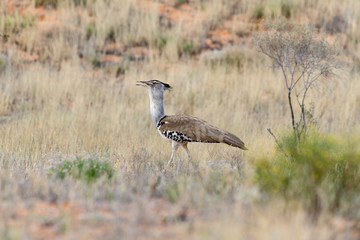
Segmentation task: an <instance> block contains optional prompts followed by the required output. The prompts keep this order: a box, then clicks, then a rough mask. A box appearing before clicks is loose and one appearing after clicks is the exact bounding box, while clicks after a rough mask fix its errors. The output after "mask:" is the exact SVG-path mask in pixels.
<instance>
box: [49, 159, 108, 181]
mask: <svg viewBox="0 0 360 240" xmlns="http://www.w3.org/2000/svg"><path fill="white" fill-rule="evenodd" d="M51 164H52V165H51V166H50V167H49V169H48V170H49V171H48V174H49V175H50V176H55V177H56V178H59V179H65V178H67V177H71V178H74V179H80V180H83V181H85V182H86V183H93V182H95V181H96V180H97V179H99V178H101V177H103V176H105V177H106V178H107V179H108V180H111V178H112V177H113V176H114V173H115V169H114V167H113V166H112V165H111V164H110V163H109V162H108V161H106V160H104V159H99V158H97V157H93V156H89V157H82V156H76V157H75V159H69V160H67V159H66V160H62V159H60V160H58V161H52V162H51Z"/></svg>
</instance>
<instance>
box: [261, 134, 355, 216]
mask: <svg viewBox="0 0 360 240" xmlns="http://www.w3.org/2000/svg"><path fill="white" fill-rule="evenodd" d="M255 166H256V181H257V183H258V184H259V186H260V189H261V190H262V191H263V192H264V193H266V194H268V195H269V196H278V197H281V198H283V199H285V200H286V201H300V203H301V204H302V205H303V206H304V207H305V208H306V209H308V210H309V212H310V213H313V214H316V215H317V214H319V213H320V211H321V210H327V211H329V212H332V213H343V214H345V215H346V216H348V217H355V218H358V219H359V218H360V211H359V209H360V208H359V207H360V151H359V147H358V145H357V144H356V143H355V141H354V142H352V143H351V142H350V143H349V142H345V141H343V140H342V139H338V138H335V137H332V136H330V135H322V134H318V133H311V134H309V136H308V137H307V138H304V140H303V141H300V142H299V141H298V140H297V138H296V136H294V134H290V135H286V136H284V137H282V138H281V139H280V141H279V148H278V149H277V151H276V154H275V155H274V156H273V157H270V158H263V159H261V160H260V161H257V162H256V164H255Z"/></svg>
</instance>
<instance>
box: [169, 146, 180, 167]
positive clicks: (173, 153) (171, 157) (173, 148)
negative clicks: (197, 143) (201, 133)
mask: <svg viewBox="0 0 360 240" xmlns="http://www.w3.org/2000/svg"><path fill="white" fill-rule="evenodd" d="M179 147H180V143H178V142H176V141H172V145H171V156H170V160H169V162H168V164H167V166H170V165H171V163H172V161H173V160H174V155H175V152H176V151H177V150H178V148H179Z"/></svg>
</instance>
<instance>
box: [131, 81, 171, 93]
mask: <svg viewBox="0 0 360 240" xmlns="http://www.w3.org/2000/svg"><path fill="white" fill-rule="evenodd" d="M137 82H138V83H137V84H136V85H137V86H142V87H146V88H148V89H149V90H150V91H151V92H164V91H166V90H170V89H171V86H170V85H169V84H167V83H163V82H160V81H159V80H150V81H137Z"/></svg>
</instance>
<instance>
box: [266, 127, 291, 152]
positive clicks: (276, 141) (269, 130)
mask: <svg viewBox="0 0 360 240" xmlns="http://www.w3.org/2000/svg"><path fill="white" fill-rule="evenodd" d="M267 131H268V132H269V133H270V135H271V136H272V137H273V138H274V140H275V143H276V145H277V146H278V148H279V149H280V150H281V151H282V152H283V154H284V155H285V157H286V158H289V156H288V155H287V154H286V152H285V151H284V149H283V148H282V147H281V145H280V142H279V140H278V139H277V137H276V136H275V134H274V133H273V132H272V131H271V129H270V128H267Z"/></svg>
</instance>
